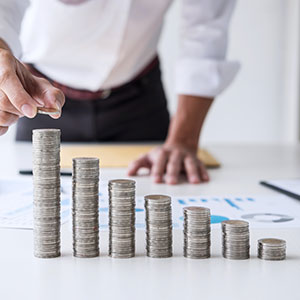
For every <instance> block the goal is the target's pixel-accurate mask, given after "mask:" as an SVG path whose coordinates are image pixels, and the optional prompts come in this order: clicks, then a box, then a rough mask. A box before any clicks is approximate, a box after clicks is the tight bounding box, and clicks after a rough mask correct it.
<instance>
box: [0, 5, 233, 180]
mask: <svg viewBox="0 0 300 300" xmlns="http://www.w3.org/2000/svg"><path fill="white" fill-rule="evenodd" d="M171 2H172V0H160V1H150V0H122V1H119V0H90V1H86V0H32V1H31V4H30V5H29V3H28V1H25V0H10V1H7V0H0V134H4V133H5V132H6V131H7V130H8V127H9V126H10V125H12V124H13V123H15V122H17V121H18V127H17V140H30V139H31V130H32V129H33V128H38V127H39V128H43V127H54V128H55V127H56V128H61V129H62V140H63V141H110V142H114V141H116V142H123V141H125V142H129V141H158V140H161V141H164V144H163V146H162V147H159V148H156V149H155V150H153V151H151V152H150V153H148V154H146V155H144V156H142V157H141V158H139V159H138V160H136V161H135V162H133V163H132V164H131V166H130V167H129V170H128V173H129V175H135V174H137V172H138V170H139V169H140V168H142V167H146V168H149V169H150V171H151V175H152V177H153V180H154V181H155V182H157V183H159V182H162V181H163V180H165V181H166V182H167V183H168V184H176V183H178V179H179V174H180V173H181V172H182V171H184V172H185V173H186V175H187V179H188V181H189V182H190V183H199V182H201V181H208V180H209V178H208V174H207V171H206V170H205V167H204V166H203V164H202V163H201V162H200V161H199V160H198V158H197V156H196V152H197V147H198V141H199V136H200V132H201V128H202V125H203V122H204V119H205V116H206V114H207V112H208V110H209V107H210V105H211V103H212V102H213V98H214V97H215V96H216V95H218V94H219V93H220V92H221V91H222V90H223V89H224V88H225V87H226V86H227V85H228V84H229V83H230V82H231V80H232V79H233V77H234V75H235V73H236V71H237V68H238V65H237V63H234V62H227V61H225V55H226V46H227V33H228V24H229V20H230V17H231V13H232V10H233V8H234V4H235V0H182V8H181V9H182V14H181V15H182V17H181V51H180V55H179V58H178V62H177V66H176V74H175V80H176V92H177V94H178V108H177V112H176V114H175V115H174V117H173V118H172V121H171V122H170V125H169V114H168V111H167V106H166V99H165V94H164V91H163V87H162V83H161V78H160V70H159V61H158V58H157V43H158V40H159V36H160V32H161V28H162V24H163V18H164V16H165V13H166V11H167V9H168V7H169V5H170V4H171ZM27 9H28V11H27V14H26V16H25V17H24V14H25V11H26V10H27ZM23 17H24V20H23ZM22 20H23V22H22V23H21V21H22ZM21 27H22V28H21ZM21 29H22V31H21V42H20V40H19V33H20V30H21ZM21 45H22V47H21ZM18 57H22V61H23V62H24V63H26V64H23V63H21V62H20V61H19V60H18ZM43 77H44V78H43ZM45 78H46V79H45ZM62 91H63V92H62ZM64 95H65V96H66V104H65V106H64V110H63V114H62V116H61V117H60V115H57V116H53V119H51V118H48V117H45V116H41V115H38V116H36V114H37V107H45V108H54V109H58V110H59V111H61V109H62V106H63V105H64V103H65V98H64ZM23 116H25V117H24V118H21V117H23ZM59 117H60V118H59ZM54 119H56V120H54ZM164 175H165V176H164Z"/></svg>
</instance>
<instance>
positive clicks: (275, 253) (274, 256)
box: [257, 238, 286, 260]
mask: <svg viewBox="0 0 300 300" xmlns="http://www.w3.org/2000/svg"><path fill="white" fill-rule="evenodd" d="M257 250H258V251H257V256H258V258H261V259H264V260H284V259H285V256H286V254H285V252H286V242H285V241H284V240H280V239H272V238H268V239H260V240H258V249H257Z"/></svg>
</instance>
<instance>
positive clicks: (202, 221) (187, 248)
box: [183, 206, 211, 258]
mask: <svg viewBox="0 0 300 300" xmlns="http://www.w3.org/2000/svg"><path fill="white" fill-rule="evenodd" d="M183 215H184V227H183V234H184V247H183V254H184V256H185V257H187V258H209V257H210V244H211V243H210V209H209V208H206V207H199V206H190V207H185V208H184V209H183Z"/></svg>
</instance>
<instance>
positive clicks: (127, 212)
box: [108, 179, 135, 258]
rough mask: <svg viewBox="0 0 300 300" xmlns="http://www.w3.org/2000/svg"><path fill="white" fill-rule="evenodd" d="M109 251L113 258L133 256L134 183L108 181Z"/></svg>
mask: <svg viewBox="0 0 300 300" xmlns="http://www.w3.org/2000/svg"><path fill="white" fill-rule="evenodd" d="M108 193H109V249H108V253H109V255H110V256H111V257H114V258H130V257H133V256H135V181H134V180H127V179H116V180H110V181H109V184H108Z"/></svg>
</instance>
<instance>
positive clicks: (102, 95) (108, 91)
mask: <svg viewBox="0 0 300 300" xmlns="http://www.w3.org/2000/svg"><path fill="white" fill-rule="evenodd" d="M110 94H111V89H107V90H104V91H103V92H102V94H101V99H107V98H108V97H109V96H110Z"/></svg>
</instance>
